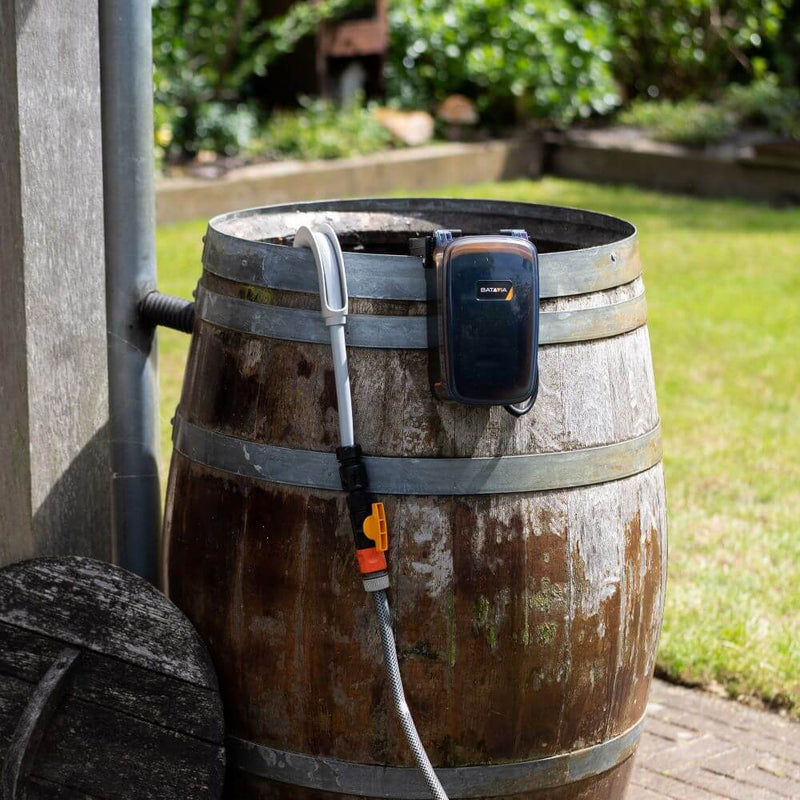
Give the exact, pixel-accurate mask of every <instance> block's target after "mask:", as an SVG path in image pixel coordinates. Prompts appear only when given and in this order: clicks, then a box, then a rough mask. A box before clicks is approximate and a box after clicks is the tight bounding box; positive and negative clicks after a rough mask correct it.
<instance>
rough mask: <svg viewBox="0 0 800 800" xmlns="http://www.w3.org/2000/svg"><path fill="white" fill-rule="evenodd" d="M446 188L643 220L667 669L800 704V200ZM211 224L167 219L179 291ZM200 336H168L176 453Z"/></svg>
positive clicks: (167, 280)
mask: <svg viewBox="0 0 800 800" xmlns="http://www.w3.org/2000/svg"><path fill="white" fill-rule="evenodd" d="M436 194H441V195H457V196H463V197H492V198H501V199H504V200H531V201H535V202H544V203H555V204H563V205H568V206H580V207H584V208H590V209H595V210H598V211H605V212H608V213H611V214H616V215H618V216H621V217H624V218H626V219H628V220H631V221H632V222H634V223H635V224H636V225H637V226H638V228H639V231H640V236H641V244H642V254H643V258H644V263H645V282H646V284H647V295H648V305H649V315H650V332H651V338H652V344H653V358H654V361H655V368H656V378H657V382H658V394H659V405H660V410H661V416H662V420H663V427H664V451H665V464H666V473H667V492H668V497H669V511H670V583H669V590H668V600H667V609H666V619H665V622H664V631H663V634H662V637H661V651H660V656H659V666H660V670H661V671H662V673H663V674H666V675H667V676H670V677H672V678H675V679H678V680H681V681H686V682H692V683H700V684H704V685H707V686H716V687H719V686H723V687H724V688H725V690H726V691H727V692H728V693H730V694H731V695H733V696H742V697H747V698H760V699H762V700H765V701H766V702H768V703H770V704H774V705H775V706H779V707H783V708H788V709H791V710H792V713H793V714H794V715H796V716H800V524H798V515H800V209H788V210H778V209H772V208H767V207H764V206H759V205H753V204H748V203H743V202H722V201H719V202H716V201H706V200H694V199H689V198H685V197H674V196H665V195H661V194H657V193H654V192H644V191H639V190H635V189H628V188H609V187H601V186H595V185H590V184H585V183H579V182H574V181H564V180H556V179H550V178H548V179H545V180H542V181H539V182H535V183H534V182H530V181H516V182H512V183H498V184H487V185H480V186H472V187H469V188H455V189H454V188H448V189H443V190H441V191H440V192H437V193H436ZM204 227H205V224H204V223H203V222H193V223H187V224H181V225H176V226H171V227H168V228H163V229H161V230H160V231H159V239H158V243H159V253H158V255H159V268H160V276H161V277H160V288H161V289H162V290H163V291H166V292H171V293H175V294H181V295H185V296H188V294H189V292H190V291H191V290H192V289H193V288H194V284H195V282H196V280H197V278H198V276H199V273H200V249H201V236H202V234H203V230H204ZM186 346H187V337H185V336H183V335H181V334H177V333H173V332H170V331H167V332H164V333H162V334H161V359H162V361H161V364H162V371H161V394H162V401H163V405H162V422H163V430H164V447H165V450H164V452H165V453H166V452H168V451H167V450H166V448H167V446H168V441H169V439H168V422H169V418H170V417H171V416H172V412H173V410H174V408H175V406H176V403H177V400H178V393H179V389H180V382H181V378H182V372H183V366H184V361H185V354H186Z"/></svg>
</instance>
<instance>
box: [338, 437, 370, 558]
mask: <svg viewBox="0 0 800 800" xmlns="http://www.w3.org/2000/svg"><path fill="white" fill-rule="evenodd" d="M336 458H337V459H338V460H339V477H340V478H341V480H342V488H343V489H344V490H345V492H347V508H348V509H349V511H350V522H351V524H352V526H353V539H354V540H355V545H356V550H367V549H369V548H372V547H374V546H375V543H374V542H373V541H372V540H371V539H368V538H367V537H366V535H365V534H364V520H365V519H366V518H367V517H369V516H370V515H371V514H372V504H373V503H374V502H375V498H374V497H373V495H372V493H371V492H370V490H369V481H368V480H367V468H366V467H365V466H364V462H363V461H362V460H361V445H360V444H354V445H352V446H350V447H337V448H336Z"/></svg>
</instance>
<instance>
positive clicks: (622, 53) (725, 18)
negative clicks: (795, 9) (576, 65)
mask: <svg viewBox="0 0 800 800" xmlns="http://www.w3.org/2000/svg"><path fill="white" fill-rule="evenodd" d="M791 2H792V0H658V2H653V0H603V5H604V6H605V8H606V9H607V10H608V12H609V13H610V14H611V16H612V18H613V20H614V27H615V34H616V37H615V38H616V43H615V46H614V73H615V75H616V77H617V79H618V80H619V81H620V82H621V83H622V84H623V86H624V87H625V88H626V90H627V93H628V94H629V95H637V94H649V95H650V96H659V95H662V96H667V97H673V98H681V97H685V96H687V95H689V94H699V95H703V96H706V97H708V96H711V95H713V93H714V92H715V90H718V89H720V88H722V87H723V86H725V85H726V84H727V83H729V82H730V80H731V78H732V77H738V76H740V77H744V78H747V77H748V76H752V75H755V74H757V73H758V72H760V71H761V72H763V71H764V69H765V66H766V65H765V64H764V63H763V53H764V52H766V51H765V46H766V45H768V44H770V43H773V42H775V41H776V40H777V39H778V38H779V36H780V34H781V30H782V23H783V20H784V17H785V14H786V10H787V8H788V6H789V5H790V4H791Z"/></svg>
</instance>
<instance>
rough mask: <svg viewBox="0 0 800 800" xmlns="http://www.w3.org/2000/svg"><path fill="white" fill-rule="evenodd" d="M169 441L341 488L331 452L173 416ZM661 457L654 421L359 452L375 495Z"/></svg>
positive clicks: (231, 466) (490, 489) (577, 475)
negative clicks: (500, 441)
mask: <svg viewBox="0 0 800 800" xmlns="http://www.w3.org/2000/svg"><path fill="white" fill-rule="evenodd" d="M174 424H175V428H174V430H173V442H174V445H175V449H176V450H177V451H178V452H179V453H181V454H182V455H184V456H186V458H188V459H190V460H192V461H195V462H197V463H199V464H204V465H206V466H208V467H211V468H212V469H217V470H221V471H223V472H228V473H232V474H234V475H239V476H241V477H243V478H253V479H255V480H262V481H266V482H267V483H277V484H285V485H289V486H304V487H307V488H314V489H328V490H331V491H341V488H342V485H341V481H340V479H339V469H338V462H337V461H336V456H335V455H334V454H333V453H330V452H325V451H319V450H298V449H293V448H289V447H280V446H278V445H271V444H261V443H259V442H253V441H250V440H247V439H239V438H237V437H234V436H227V435H225V434H221V433H216V432H215V431H211V430H208V429H206V428H203V427H200V426H198V425H195V424H193V423H191V422H188V421H187V420H184V419H183V418H181V417H180V415H176V417H175V422H174ZM660 460H661V426H660V425H657V426H656V427H655V428H653V429H652V430H651V431H648V432H647V433H645V434H642V435H641V436H637V437H636V438H634V439H628V440H627V441H624V442H615V443H614V444H607V445H602V446H600V447H586V448H582V449H579V450H564V451H559V452H554V453H532V454H529V455H509V456H496V457H480V458H411V457H394V456H364V463H365V465H366V467H367V472H368V474H369V482H370V487H371V488H372V490H373V491H374V492H375V493H376V494H398V495H421V496H423V495H475V494H507V493H514V492H537V491H549V490H554V489H568V488H574V487H579V486H590V485H593V484H597V483H605V482H606V481H613V480H619V479H621V478H627V477H629V476H631V475H636V474H638V473H640V472H644V471H645V470H646V469H649V468H650V467H652V466H655V465H656V464H657V463H658V462H659V461H660Z"/></svg>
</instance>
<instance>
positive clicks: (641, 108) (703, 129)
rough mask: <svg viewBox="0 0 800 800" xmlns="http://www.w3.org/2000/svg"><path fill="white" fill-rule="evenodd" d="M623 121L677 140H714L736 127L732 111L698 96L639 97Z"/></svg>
mask: <svg viewBox="0 0 800 800" xmlns="http://www.w3.org/2000/svg"><path fill="white" fill-rule="evenodd" d="M619 119H620V122H623V123H625V124H626V125H636V126H638V127H640V128H646V129H647V130H649V131H650V133H651V134H652V136H653V138H654V139H657V140H659V141H662V142H673V143H674V144H685V145H704V144H714V143H715V142H720V141H722V140H723V139H725V138H727V137H729V136H731V135H732V134H733V133H734V132H735V130H736V124H735V119H734V117H733V115H732V114H730V113H729V112H728V111H726V110H725V109H724V108H722V107H720V106H713V105H709V104H708V103H698V102H697V101H696V100H682V101H681V102H678V103H673V102H671V101H669V100H662V101H660V102H656V101H652V100H651V101H649V102H648V101H638V102H635V103H633V104H632V105H631V106H630V108H628V109H626V110H625V111H623V112H622V113H621V114H620V115H619Z"/></svg>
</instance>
